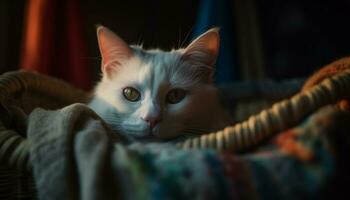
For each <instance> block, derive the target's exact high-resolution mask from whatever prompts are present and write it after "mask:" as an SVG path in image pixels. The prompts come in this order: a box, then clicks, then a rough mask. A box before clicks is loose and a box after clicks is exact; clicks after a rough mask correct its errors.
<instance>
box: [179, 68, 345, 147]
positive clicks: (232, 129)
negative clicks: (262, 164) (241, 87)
mask: <svg viewBox="0 0 350 200" xmlns="http://www.w3.org/2000/svg"><path fill="white" fill-rule="evenodd" d="M349 91H350V70H346V71H344V72H342V73H340V74H338V75H335V76H333V77H330V78H327V79H325V80H323V81H322V82H321V83H319V84H317V85H315V86H314V87H313V88H311V89H310V90H307V91H305V92H302V93H299V94H296V95H295V96H293V97H292V98H290V99H288V100H283V101H281V102H278V103H275V104H274V105H273V106H272V107H271V108H269V109H265V110H263V111H261V112H260V113H259V114H257V115H254V116H251V117H250V118H249V119H248V120H246V121H244V122H241V123H238V124H236V125H233V126H228V127H226V128H224V129H222V130H219V131H217V132H212V133H208V134H204V135H200V136H197V137H193V138H188V139H186V140H184V141H182V142H178V143H177V146H179V147H181V148H185V149H188V148H212V149H216V150H220V151H223V150H225V151H226V150H228V151H234V152H240V151H244V150H246V149H249V148H251V147H253V146H255V145H257V144H260V143H261V142H263V141H264V140H266V139H267V138H269V137H271V136H273V135H274V134H276V133H278V132H280V131H283V130H285V129H287V128H290V127H292V126H294V125H296V124H297V123H299V122H301V121H302V120H303V119H304V118H305V117H306V116H308V115H309V114H311V113H312V112H314V111H316V110H317V109H318V108H320V107H322V106H325V105H329V104H334V103H336V102H338V101H340V100H342V99H350V98H349V97H350V92H349Z"/></svg>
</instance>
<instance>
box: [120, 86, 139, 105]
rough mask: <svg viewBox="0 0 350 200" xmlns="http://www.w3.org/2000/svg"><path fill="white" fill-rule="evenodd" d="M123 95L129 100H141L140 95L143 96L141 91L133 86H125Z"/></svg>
mask: <svg viewBox="0 0 350 200" xmlns="http://www.w3.org/2000/svg"><path fill="white" fill-rule="evenodd" d="M123 95H124V97H125V99H127V100H128V101H133V102H135V101H138V100H140V96H141V95H140V92H139V91H137V90H136V89H135V88H132V87H126V88H124V89H123Z"/></svg>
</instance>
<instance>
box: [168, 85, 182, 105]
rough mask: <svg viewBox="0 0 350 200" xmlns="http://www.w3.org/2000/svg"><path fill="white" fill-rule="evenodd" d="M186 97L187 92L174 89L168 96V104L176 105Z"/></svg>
mask: <svg viewBox="0 0 350 200" xmlns="http://www.w3.org/2000/svg"><path fill="white" fill-rule="evenodd" d="M185 96H186V91H185V90H182V89H173V90H170V91H169V92H168V94H167V95H166V102H167V103H170V104H176V103H179V102H180V101H182V99H184V98H185Z"/></svg>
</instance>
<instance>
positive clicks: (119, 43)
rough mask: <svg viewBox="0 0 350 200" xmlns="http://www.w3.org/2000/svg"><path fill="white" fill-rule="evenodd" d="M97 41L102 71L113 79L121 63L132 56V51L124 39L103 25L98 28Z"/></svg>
mask: <svg viewBox="0 0 350 200" xmlns="http://www.w3.org/2000/svg"><path fill="white" fill-rule="evenodd" d="M97 39H98V46H99V49H100V53H101V57H102V63H101V70H102V72H103V74H104V75H107V76H108V77H111V76H112V75H113V74H114V72H116V71H117V70H118V67H120V65H121V63H122V62H123V61H125V60H126V59H128V58H129V57H131V56H132V54H133V53H132V50H131V49H130V47H129V46H128V45H127V44H126V42H124V40H123V39H121V38H120V37H119V36H118V35H116V34H115V33H113V32H112V31H111V30H109V29H108V28H106V27H104V26H101V25H99V26H98V27H97Z"/></svg>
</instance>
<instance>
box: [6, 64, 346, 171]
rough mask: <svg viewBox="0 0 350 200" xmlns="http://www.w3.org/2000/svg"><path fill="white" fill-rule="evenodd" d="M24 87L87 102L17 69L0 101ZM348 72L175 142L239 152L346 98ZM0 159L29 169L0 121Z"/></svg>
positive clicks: (23, 148) (22, 144)
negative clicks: (238, 119) (242, 117)
mask: <svg viewBox="0 0 350 200" xmlns="http://www.w3.org/2000/svg"><path fill="white" fill-rule="evenodd" d="M26 89H35V90H39V91H41V92H47V93H48V94H49V95H53V96H55V97H56V96H57V98H64V99H63V100H66V101H67V103H69V102H71V103H73V102H86V99H87V95H86V93H84V92H83V91H80V90H74V91H72V86H70V85H69V84H67V83H64V82H63V81H60V80H57V79H54V78H51V77H47V76H43V75H39V74H32V73H28V72H20V73H18V72H16V73H8V74H4V75H2V77H1V79H0V91H2V90H4V92H3V93H2V94H0V102H2V100H6V96H7V95H8V94H10V93H11V94H13V93H14V92H20V91H23V90H26ZM349 89H350V71H349V70H348V71H345V72H343V73H341V74H339V75H336V76H334V77H331V78H328V79H325V80H324V81H322V82H321V83H320V84H318V85H317V86H315V87H313V88H312V89H310V90H308V91H307V92H304V93H299V94H297V95H295V96H293V97H292V98H290V99H288V100H283V101H281V102H278V103H276V104H274V105H273V106H272V107H271V108H269V109H266V110H263V111H261V112H260V113H259V114H257V115H255V116H252V117H250V118H249V119H248V120H246V121H244V122H242V123H239V124H236V125H234V126H228V127H226V128H224V129H223V130H220V131H217V132H213V133H208V134H205V135H201V136H198V137H194V138H189V139H187V140H185V141H183V142H178V143H177V145H178V146H179V147H181V148H213V149H217V150H220V151H221V150H230V151H241V150H244V149H247V148H250V147H251V146H254V145H257V144H259V143H260V142H261V141H263V140H265V139H266V138H268V137H271V136H272V135H274V134H276V133H278V132H279V131H282V130H284V129H287V128H290V127H292V126H293V125H296V124H297V123H299V122H300V121H302V120H303V119H304V118H305V117H306V116H307V115H309V114H310V113H312V112H314V111H315V110H317V109H318V108H320V107H322V106H325V105H328V104H334V103H336V102H338V101H339V100H342V99H349V97H350V93H348V91H349ZM0 160H5V161H6V162H7V164H8V165H9V166H10V167H13V168H16V169H18V170H21V171H31V163H30V160H29V145H28V142H27V140H26V139H25V138H24V137H22V136H20V135H19V134H18V133H16V132H14V131H11V130H6V129H5V128H4V126H3V124H1V121H0Z"/></svg>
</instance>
